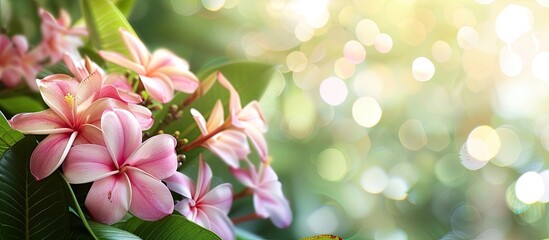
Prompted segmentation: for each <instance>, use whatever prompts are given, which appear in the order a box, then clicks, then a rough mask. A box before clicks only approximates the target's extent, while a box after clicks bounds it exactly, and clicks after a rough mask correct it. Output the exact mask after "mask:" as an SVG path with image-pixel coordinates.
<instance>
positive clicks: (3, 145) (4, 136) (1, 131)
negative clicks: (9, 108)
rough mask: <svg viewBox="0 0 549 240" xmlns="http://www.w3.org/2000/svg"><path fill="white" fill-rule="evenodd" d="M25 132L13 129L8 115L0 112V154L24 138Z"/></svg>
mask: <svg viewBox="0 0 549 240" xmlns="http://www.w3.org/2000/svg"><path fill="white" fill-rule="evenodd" d="M23 137H24V136H23V134H22V133H20V132H18V131H15V130H13V129H12V128H11V127H10V125H9V124H8V121H7V120H6V117H5V116H4V114H3V113H2V112H0V154H2V153H4V152H5V151H6V150H7V149H8V148H9V147H11V146H13V145H14V144H15V143H16V142H17V141H19V140H21V139H22V138H23Z"/></svg>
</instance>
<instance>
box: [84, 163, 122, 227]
mask: <svg viewBox="0 0 549 240" xmlns="http://www.w3.org/2000/svg"><path fill="white" fill-rule="evenodd" d="M131 201H132V189H131V186H130V183H129V180H128V177H127V176H126V174H116V175H112V176H108V177H106V178H103V179H101V180H98V181H95V182H94V183H93V184H92V187H91V188H90V191H89V192H88V196H87V197H86V202H85V205H86V208H87V209H88V212H89V214H90V215H91V216H92V217H93V219H95V220H97V221H99V222H102V223H104V224H109V225H110V224H113V223H116V222H118V221H120V220H121V219H122V218H123V217H124V216H125V215H126V213H127V212H128V209H129V208H130V202H131Z"/></svg>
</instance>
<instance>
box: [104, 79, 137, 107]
mask: <svg viewBox="0 0 549 240" xmlns="http://www.w3.org/2000/svg"><path fill="white" fill-rule="evenodd" d="M103 97H108V98H114V99H117V100H120V101H123V102H126V103H141V102H142V101H143V99H141V96H139V94H137V93H135V92H133V89H132V88H131V86H130V84H129V83H128V79H126V77H125V76H124V75H122V74H109V75H108V76H107V77H106V79H105V81H104V83H103V87H102V88H101V92H100V96H99V98H103Z"/></svg>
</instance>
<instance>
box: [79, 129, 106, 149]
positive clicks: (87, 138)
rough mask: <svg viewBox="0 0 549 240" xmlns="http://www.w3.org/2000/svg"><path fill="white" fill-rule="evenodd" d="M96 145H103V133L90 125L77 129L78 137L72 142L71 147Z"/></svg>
mask: <svg viewBox="0 0 549 240" xmlns="http://www.w3.org/2000/svg"><path fill="white" fill-rule="evenodd" d="M88 143H91V144H97V145H105V140H104V139H103V131H101V129H100V128H98V127H97V126H95V125H92V124H83V125H82V126H80V128H78V137H76V139H75V140H74V144H73V145H79V144H88Z"/></svg>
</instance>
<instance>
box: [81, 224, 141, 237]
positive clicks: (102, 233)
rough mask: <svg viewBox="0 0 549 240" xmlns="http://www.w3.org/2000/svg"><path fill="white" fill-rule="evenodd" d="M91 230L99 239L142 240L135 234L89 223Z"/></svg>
mask: <svg viewBox="0 0 549 240" xmlns="http://www.w3.org/2000/svg"><path fill="white" fill-rule="evenodd" d="M88 223H89V224H90V227H91V229H92V230H93V232H94V233H95V235H96V236H97V238H98V239H112V240H116V239H141V238H139V237H138V236H135V235H134V234H132V233H130V232H128V231H124V230H122V229H120V228H116V227H113V226H109V225H105V224H101V223H97V222H93V221H89V222H88Z"/></svg>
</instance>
